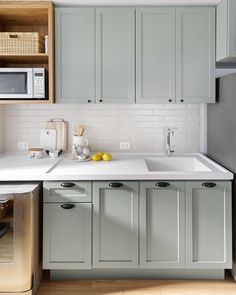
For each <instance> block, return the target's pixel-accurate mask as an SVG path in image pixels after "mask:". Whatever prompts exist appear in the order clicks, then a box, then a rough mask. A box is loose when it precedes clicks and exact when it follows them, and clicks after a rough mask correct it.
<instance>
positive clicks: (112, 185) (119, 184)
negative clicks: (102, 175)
mask: <svg viewBox="0 0 236 295" xmlns="http://www.w3.org/2000/svg"><path fill="white" fill-rule="evenodd" d="M109 186H110V187H121V186H123V183H120V182H111V183H109Z"/></svg>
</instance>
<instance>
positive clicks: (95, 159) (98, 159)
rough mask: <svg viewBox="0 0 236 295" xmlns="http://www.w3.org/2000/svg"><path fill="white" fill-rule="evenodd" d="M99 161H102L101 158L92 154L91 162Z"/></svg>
mask: <svg viewBox="0 0 236 295" xmlns="http://www.w3.org/2000/svg"><path fill="white" fill-rule="evenodd" d="M101 159H102V157H101V156H99V155H98V154H94V155H92V160H93V161H100V160H101Z"/></svg>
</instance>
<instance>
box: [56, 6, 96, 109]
mask: <svg viewBox="0 0 236 295" xmlns="http://www.w3.org/2000/svg"><path fill="white" fill-rule="evenodd" d="M94 14H95V12H94V9H93V8H75V7H74V8H63V7H62V8H56V101H57V102H58V103H88V102H93V101H94V98H95V59H94V54H95V52H94V51H95V44H94V43H95V36H94V18H95V17H94Z"/></svg>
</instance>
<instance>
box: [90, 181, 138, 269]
mask: <svg viewBox="0 0 236 295" xmlns="http://www.w3.org/2000/svg"><path fill="white" fill-rule="evenodd" d="M138 207H139V182H137V181H133V182H128V181H127V182H126V181H122V182H108V181H105V182H94V183H93V267H94V268H137V267H138V249H139V245H138V243H139V239H138V220H139V217H138V211H139V210H138Z"/></svg>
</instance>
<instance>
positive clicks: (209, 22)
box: [176, 7, 216, 103]
mask: <svg viewBox="0 0 236 295" xmlns="http://www.w3.org/2000/svg"><path fill="white" fill-rule="evenodd" d="M176 22H177V23H176V100H177V102H178V103H183V102H185V103H211V102H215V62H216V59H215V8H211V7H205V8H204V7H203V8H197V7H193V8H177V9H176Z"/></svg>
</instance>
